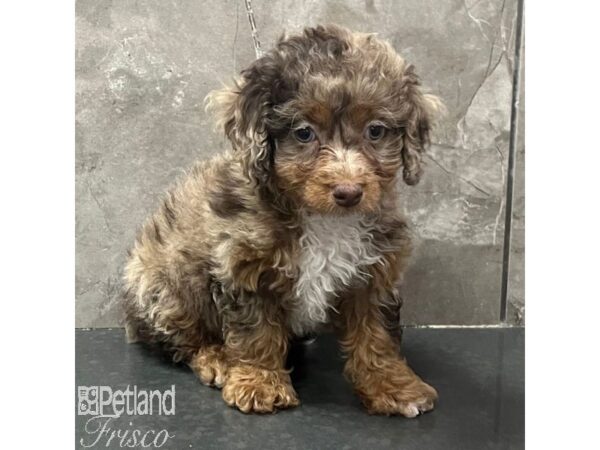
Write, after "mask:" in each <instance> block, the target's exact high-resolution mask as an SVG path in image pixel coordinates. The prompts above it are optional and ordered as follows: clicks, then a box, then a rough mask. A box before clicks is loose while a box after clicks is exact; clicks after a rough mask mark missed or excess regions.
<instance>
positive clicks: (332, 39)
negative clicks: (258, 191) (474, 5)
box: [211, 26, 438, 214]
mask: <svg viewBox="0 0 600 450" xmlns="http://www.w3.org/2000/svg"><path fill="white" fill-rule="evenodd" d="M418 86H419V82H418V79H417V77H416V75H415V74H414V73H413V70H412V67H411V66H408V65H406V64H405V62H404V60H403V59H402V58H401V57H400V56H399V55H398V54H397V53H396V52H395V51H394V50H393V49H392V47H391V46H390V45H389V44H388V43H386V42H384V41H381V40H379V39H377V38H375V37H374V36H373V35H367V34H360V33H351V32H350V31H348V30H345V29H342V28H339V27H336V26H328V27H317V28H308V29H306V30H304V33H303V34H301V35H298V36H292V37H290V38H287V39H282V40H280V41H279V43H278V44H277V46H276V47H275V49H273V50H272V51H271V52H269V53H268V54H266V55H265V56H263V57H262V58H260V59H259V60H257V61H256V62H255V63H254V64H253V65H251V66H250V67H249V68H248V69H247V70H245V71H244V72H242V79H241V80H240V81H239V85H238V86H237V89H226V90H223V91H220V92H218V93H216V94H214V95H213V97H212V99H211V100H212V101H213V103H215V104H217V106H220V107H221V109H220V113H221V114H220V118H219V120H220V123H221V125H222V126H223V127H224V130H225V133H226V134H227V135H228V136H229V138H230V139H231V140H232V142H233V144H234V147H236V148H237V149H239V150H240V151H242V152H245V153H244V154H245V156H246V166H247V169H248V172H249V173H250V175H251V176H253V177H254V178H255V179H256V181H257V182H258V183H259V184H263V185H267V186H269V187H270V189H271V190H272V191H273V192H276V193H275V197H277V196H284V197H286V198H288V199H290V200H291V201H292V202H293V204H294V205H295V206H296V207H300V208H304V209H307V210H310V211H314V212H319V213H332V214H345V213H348V212H371V211H375V210H377V208H379V206H380V204H381V200H382V198H383V195H384V193H385V192H386V191H388V190H389V189H391V187H392V186H394V184H395V182H396V179H397V174H398V172H399V170H400V168H402V169H403V170H402V175H403V178H404V180H405V181H406V183H408V184H416V183H417V182H418V181H419V178H420V176H421V165H420V161H421V153H422V151H423V149H424V146H425V145H426V144H427V143H428V133H429V121H430V117H431V114H432V112H433V111H434V110H435V108H436V106H437V105H438V102H437V99H436V98H435V97H432V96H427V95H424V94H422V93H421V92H420V90H419V88H418Z"/></svg>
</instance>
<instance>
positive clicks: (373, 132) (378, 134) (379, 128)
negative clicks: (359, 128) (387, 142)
mask: <svg viewBox="0 0 600 450" xmlns="http://www.w3.org/2000/svg"><path fill="white" fill-rule="evenodd" d="M366 135H367V136H366V137H367V139H369V140H370V141H378V140H379V139H381V138H382V137H383V136H385V127H384V126H383V125H369V127H368V128H367V133H366Z"/></svg>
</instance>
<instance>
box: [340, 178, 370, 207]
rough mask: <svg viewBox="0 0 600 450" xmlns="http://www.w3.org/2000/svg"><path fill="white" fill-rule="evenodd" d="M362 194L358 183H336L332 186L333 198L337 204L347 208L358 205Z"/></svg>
mask: <svg viewBox="0 0 600 450" xmlns="http://www.w3.org/2000/svg"><path fill="white" fill-rule="evenodd" d="M362 196H363V189H362V186H361V185H360V184H349V183H344V184H338V185H336V186H334V188H333V198H334V200H335V203H337V204H338V205H339V206H344V207H346V208H349V207H351V206H355V205H358V204H359V203H360V200H361V198H362Z"/></svg>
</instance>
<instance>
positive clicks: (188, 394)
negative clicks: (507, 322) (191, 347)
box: [76, 328, 524, 450]
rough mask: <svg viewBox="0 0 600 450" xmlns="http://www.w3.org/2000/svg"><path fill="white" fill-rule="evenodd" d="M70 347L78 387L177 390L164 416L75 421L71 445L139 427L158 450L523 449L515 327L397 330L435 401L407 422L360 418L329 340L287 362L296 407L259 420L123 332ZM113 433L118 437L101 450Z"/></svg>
mask: <svg viewBox="0 0 600 450" xmlns="http://www.w3.org/2000/svg"><path fill="white" fill-rule="evenodd" d="M76 348H77V353H76V355H77V363H76V383H77V385H80V386H98V385H103V386H110V387H111V388H112V389H113V390H117V389H125V388H126V387H127V385H130V386H132V387H133V385H136V386H137V388H138V389H160V390H165V389H168V388H169V387H170V386H171V385H175V389H176V391H175V392H176V394H175V398H176V410H175V415H172V416H165V415H156V414H155V415H147V416H128V415H122V416H121V417H119V418H116V419H110V421H108V423H107V424H104V423H102V424H101V422H99V421H92V422H90V423H88V424H87V431H86V421H87V420H88V419H89V418H90V416H83V415H81V416H80V415H77V416H76V445H77V448H81V447H82V446H88V447H90V445H91V444H94V445H93V446H91V448H120V447H119V440H118V438H119V437H122V436H126V438H127V436H128V437H129V438H131V437H132V436H133V435H134V433H135V432H134V431H133V430H140V431H139V432H138V434H137V439H140V437H141V436H143V434H144V433H146V432H148V434H147V440H146V441H145V443H150V442H151V441H152V439H153V438H154V437H156V435H157V434H158V433H159V432H160V430H162V429H166V430H167V432H168V433H169V434H170V435H174V436H173V437H172V438H169V439H168V440H167V442H166V443H165V444H164V445H163V446H162V448H166V449H188V448H214V449H229V448H233V449H244V448H248V449H254V448H259V449H275V448H277V449H279V448H285V449H355V448H356V449H371V448H373V449H375V448H402V449H428V450H433V449H444V450H451V449H461V450H462V449H474V450H481V449H492V448H493V449H513V448H523V447H524V330H523V329H520V328H508V329H406V330H405V332H404V338H403V349H404V353H405V355H406V357H407V359H408V361H409V362H410V364H411V366H412V367H413V369H414V370H415V371H416V372H417V373H419V374H420V375H421V376H422V377H423V378H424V379H425V380H426V381H428V382H429V383H431V384H432V385H433V386H435V387H436V388H437V390H438V392H439V394H440V400H439V404H438V406H437V408H436V409H435V410H434V411H433V412H431V413H428V414H425V415H423V416H421V417H419V418H416V419H405V418H403V417H378V416H369V415H367V414H366V413H365V411H364V410H363V409H362V407H361V405H360V403H359V401H358V399H357V398H356V397H355V396H354V395H353V393H352V391H351V388H350V386H349V385H348V384H347V383H346V381H345V380H344V378H343V377H342V374H341V369H342V359H341V357H340V355H339V352H338V348H337V345H336V342H335V340H334V339H333V337H332V336H329V335H325V336H321V337H319V338H318V339H317V340H316V342H315V343H313V344H311V345H309V346H305V347H300V348H299V349H297V350H296V351H295V353H294V355H293V358H294V361H293V365H294V371H293V379H294V385H295V387H296V389H297V391H298V394H299V396H300V399H301V401H302V405H301V406H300V407H298V408H296V409H293V410H289V411H282V412H279V413H277V414H274V415H267V416H255V415H244V414H242V413H239V412H237V411H235V410H233V409H231V408H228V407H227V406H225V404H224V403H223V402H222V400H221V395H220V392H219V391H217V390H214V389H210V388H207V387H204V386H202V385H201V384H200V383H199V381H198V380H197V379H196V378H195V377H194V375H193V374H192V372H191V371H190V370H189V369H187V368H186V367H184V366H177V365H173V364H171V363H170V362H168V361H166V360H165V359H163V358H161V357H160V356H158V355H156V354H153V353H152V352H150V351H149V350H147V349H145V348H144V347H142V346H140V345H136V344H134V345H128V344H126V343H125V338H124V333H123V331H122V330H92V331H77V332H76ZM101 427H104V428H101ZM103 429H104V433H102V431H103ZM112 431H115V432H118V433H120V434H115V436H114V438H113V439H112V440H111V441H110V443H109V444H108V446H107V439H108V437H109V436H110V434H111V432H112ZM126 433H129V434H128V435H127V434H126ZM99 436H100V438H99ZM162 436H164V433H163V434H162V435H161V436H159V439H158V440H157V441H156V442H157V443H161V442H162ZM96 441H97V442H96ZM124 442H125V443H126V440H125V441H124ZM131 442H132V441H130V443H131ZM150 448H152V447H150Z"/></svg>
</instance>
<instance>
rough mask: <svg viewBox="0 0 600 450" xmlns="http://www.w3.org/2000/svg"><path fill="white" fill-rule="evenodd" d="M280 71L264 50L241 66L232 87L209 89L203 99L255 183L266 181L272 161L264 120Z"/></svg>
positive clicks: (264, 182) (270, 54) (269, 108)
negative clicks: (253, 59)
mask: <svg viewBox="0 0 600 450" xmlns="http://www.w3.org/2000/svg"><path fill="white" fill-rule="evenodd" d="M280 72H281V71H280V69H279V64H278V62H277V61H276V60H275V57H274V55H273V54H272V53H268V54H266V55H265V56H263V57H262V58H260V59H258V60H256V61H255V62H254V63H253V64H252V65H251V66H250V67H249V68H248V69H246V70H244V71H243V72H242V74H241V78H240V79H239V80H236V82H235V85H234V86H233V87H225V88H223V89H221V90H218V91H213V92H211V93H210V94H209V95H208V96H207V99H206V102H207V106H206V109H207V111H210V112H213V113H214V115H215V119H216V125H217V128H219V129H221V130H222V131H223V133H224V134H225V135H226V136H227V137H228V138H229V140H230V141H231V143H232V144H233V148H234V150H235V151H236V152H243V157H244V158H243V159H244V163H245V166H246V167H245V169H246V171H247V173H248V175H249V176H250V177H251V178H252V179H253V180H255V181H256V182H257V183H258V184H259V185H264V184H266V183H267V182H268V180H269V176H270V173H271V166H272V164H273V155H274V151H275V148H274V140H273V139H272V137H271V136H270V135H269V131H268V126H267V123H268V120H269V117H270V116H271V115H272V109H273V105H274V104H276V101H277V99H276V98H274V96H276V94H277V92H278V88H279V87H280V85H281V79H280V78H281V77H280Z"/></svg>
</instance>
